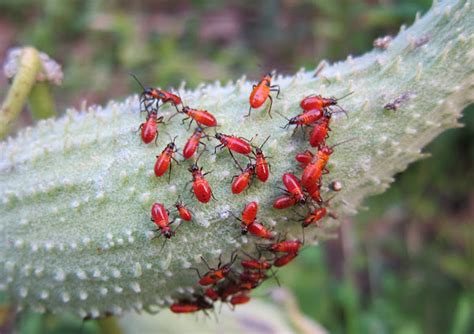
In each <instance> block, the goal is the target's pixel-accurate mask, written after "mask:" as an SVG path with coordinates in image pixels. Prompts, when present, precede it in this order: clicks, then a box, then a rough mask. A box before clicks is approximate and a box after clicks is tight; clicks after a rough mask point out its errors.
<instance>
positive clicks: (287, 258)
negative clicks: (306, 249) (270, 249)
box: [273, 252, 298, 267]
mask: <svg viewBox="0 0 474 334" xmlns="http://www.w3.org/2000/svg"><path fill="white" fill-rule="evenodd" d="M297 256H298V252H295V253H288V254H285V255H283V256H280V257H278V258H276V259H275V261H273V265H274V266H275V267H283V266H286V265H287V264H288V263H290V262H291V261H293V260H294V259H295V258H296V257H297Z"/></svg>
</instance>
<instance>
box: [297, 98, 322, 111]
mask: <svg viewBox="0 0 474 334" xmlns="http://www.w3.org/2000/svg"><path fill="white" fill-rule="evenodd" d="M300 107H301V109H303V110H306V111H308V110H312V109H316V110H323V108H324V104H323V97H322V96H321V95H317V96H308V97H305V98H304V99H303V100H301V102H300Z"/></svg>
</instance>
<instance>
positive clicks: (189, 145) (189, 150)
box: [183, 127, 207, 159]
mask: <svg viewBox="0 0 474 334" xmlns="http://www.w3.org/2000/svg"><path fill="white" fill-rule="evenodd" d="M203 135H205V134H204V131H203V129H202V128H201V127H197V128H196V129H195V130H194V133H193V134H192V135H191V137H189V139H188V141H187V142H186V145H184V148H183V157H184V158H185V159H189V158H191V157H192V156H193V155H194V153H196V151H197V149H198V147H199V145H203V146H204V149H205V148H206V144H204V143H203V142H201V138H202V137H203ZM205 136H207V135H205Z"/></svg>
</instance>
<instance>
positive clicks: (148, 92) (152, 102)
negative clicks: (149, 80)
mask: <svg viewBox="0 0 474 334" xmlns="http://www.w3.org/2000/svg"><path fill="white" fill-rule="evenodd" d="M130 75H131V76H132V77H133V78H134V79H135V80H136V82H137V83H138V84H139V85H140V86H141V87H142V88H143V92H142V93H141V94H140V107H141V105H142V104H143V106H144V110H142V111H147V112H149V108H150V107H151V108H153V107H154V108H156V109H158V107H159V106H158V101H160V100H161V101H162V103H163V104H166V103H171V104H172V105H173V106H174V107H175V108H176V110H178V111H179V109H178V105H180V104H182V101H181V98H180V97H179V96H178V95H176V94H173V93H170V92H167V91H165V90H162V89H158V88H151V87H148V88H145V86H143V84H142V83H141V82H140V80H138V78H137V77H136V76H135V74H133V73H130Z"/></svg>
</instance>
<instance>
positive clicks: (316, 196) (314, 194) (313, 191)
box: [306, 180, 323, 204]
mask: <svg viewBox="0 0 474 334" xmlns="http://www.w3.org/2000/svg"><path fill="white" fill-rule="evenodd" d="M306 190H307V191H308V194H309V196H310V197H311V198H312V199H313V200H314V201H316V203H318V204H321V203H322V202H323V199H322V197H321V180H318V182H316V183H314V184H313V185H311V186H310V187H308V188H306Z"/></svg>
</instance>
